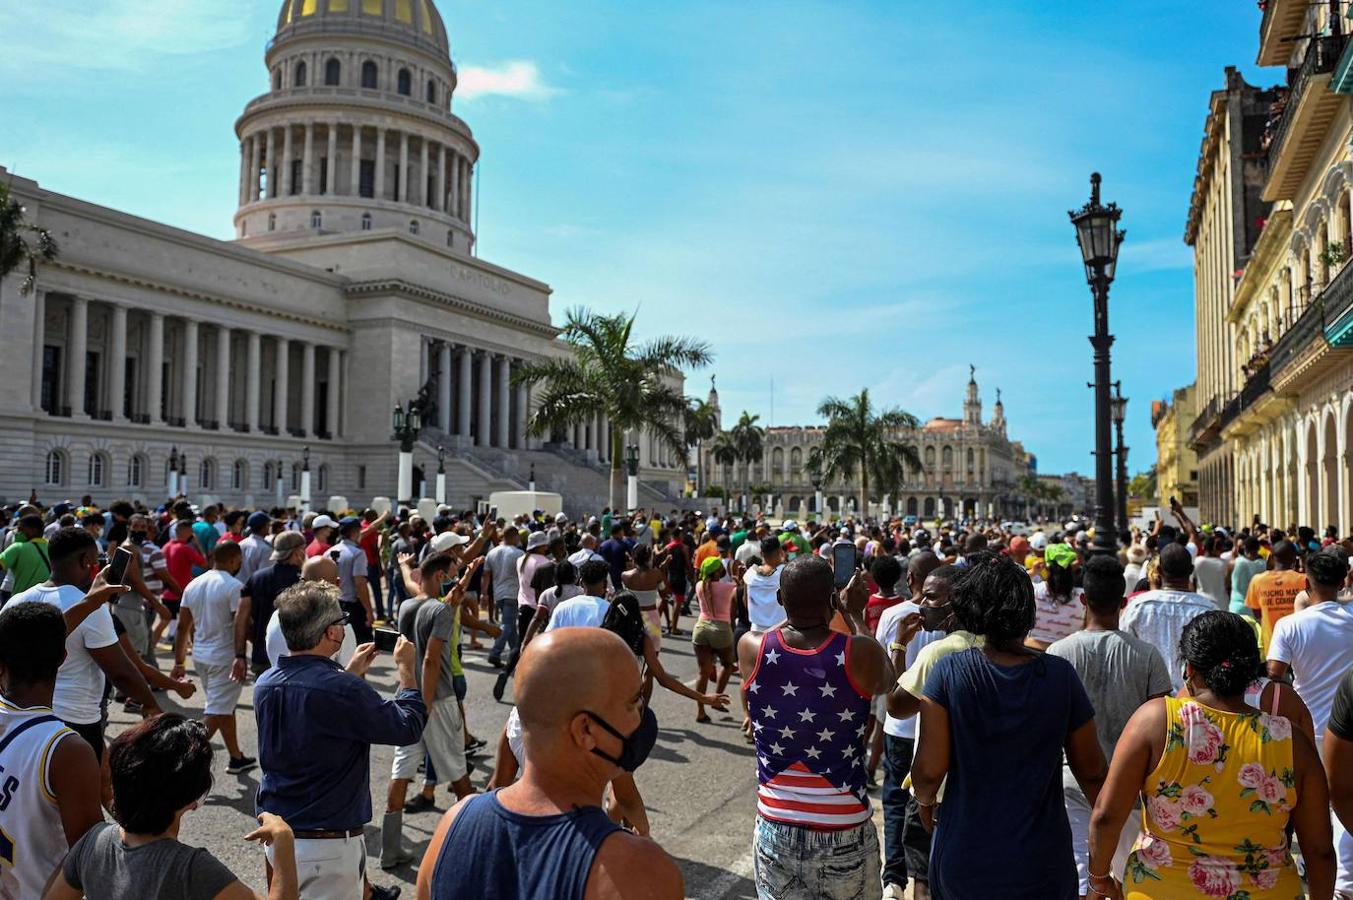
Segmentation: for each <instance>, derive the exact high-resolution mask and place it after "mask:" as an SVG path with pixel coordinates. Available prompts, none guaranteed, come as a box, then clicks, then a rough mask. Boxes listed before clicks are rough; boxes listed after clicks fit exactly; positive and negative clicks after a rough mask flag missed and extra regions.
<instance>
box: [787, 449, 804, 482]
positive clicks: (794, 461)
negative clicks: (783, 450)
mask: <svg viewBox="0 0 1353 900" xmlns="http://www.w3.org/2000/svg"><path fill="white" fill-rule="evenodd" d="M789 468H790V470H791V471H792V472H793V473H794V478H795V480H797V479H798V477H799V475H800V472H801V470H802V469H803V448H802V447H793V448H791V449H790V451H789Z"/></svg>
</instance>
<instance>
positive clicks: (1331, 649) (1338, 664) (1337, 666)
mask: <svg viewBox="0 0 1353 900" xmlns="http://www.w3.org/2000/svg"><path fill="white" fill-rule="evenodd" d="M1268 658H1269V659H1271V660H1275V661H1277V662H1284V663H1287V664H1288V665H1289V666H1291V667H1292V687H1293V688H1294V689H1296V692H1297V695H1298V696H1300V697H1301V699H1302V700H1304V701H1306V705H1307V706H1308V707H1309V708H1310V710H1311V718H1312V719H1313V720H1314V721H1315V738H1316V746H1317V747H1318V746H1320V741H1321V740H1323V739H1324V735H1325V724H1326V723H1327V722H1328V721H1329V718H1330V712H1331V711H1332V710H1333V708H1334V694H1335V691H1336V690H1338V688H1339V682H1340V681H1341V680H1342V679H1343V677H1344V675H1345V674H1347V673H1348V670H1349V669H1350V668H1353V609H1350V608H1349V607H1348V606H1346V605H1345V604H1342V603H1339V602H1337V601H1334V600H1326V601H1325V602H1323V603H1317V604H1316V605H1315V606H1308V607H1306V608H1305V609H1303V610H1302V611H1301V612H1297V613H1292V614H1291V615H1290V616H1283V617H1282V618H1281V619H1279V620H1278V622H1277V624H1275V625H1274V626H1273V639H1272V640H1271V641H1270V642H1269V645H1268Z"/></svg>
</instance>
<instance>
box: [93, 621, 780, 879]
mask: <svg viewBox="0 0 1353 900" xmlns="http://www.w3.org/2000/svg"><path fill="white" fill-rule="evenodd" d="M682 624H683V625H684V626H685V627H686V628H687V629H689V627H690V624H691V622H690V620H689V619H686V620H683V623H682ZM662 658H663V662H664V665H666V666H667V667H668V669H669V671H671V672H672V673H673V674H675V675H677V676H678V677H679V678H681V679H683V680H685V681H687V683H690V682H691V680H692V679H693V678H694V676H695V668H696V667H695V657H694V654H693V653H692V652H691V649H690V643H689V638H688V637H683V638H670V639H667V640H666V641H665V642H664V645H663V652H662ZM160 659H161V666H162V667H165V668H167V667H168V664H169V662H170V661H171V660H170V658H169V655H168V653H167V651H164V650H163V649H162V650H161V652H160ZM389 662H390V660H389V657H388V656H386V657H384V658H383V660H378V661H377V663H376V664H375V665H373V666H372V670H371V673H370V675H369V680H370V681H371V683H372V684H374V685H377V686H378V687H379V688H380V689H381V690H382V691H385V692H389V690H391V689H392V688H393V686H394V677H393V670H392V667H391V666H390V665H389ZM465 663H466V666H465V668H466V677H467V678H468V679H469V696H468V698H467V704H466V709H467V714H468V716H469V721H470V728H471V730H472V731H473V733H474V734H476V735H477V736H479V737H482V738H484V739H485V740H488V741H489V742H490V746H489V747H488V748H485V749H486V750H491V749H492V747H493V746H494V744H495V742H496V738H497V735H498V733H499V730H500V729H501V728H502V724H503V722H504V720H505V719H506V717H507V712H508V708H509V707H508V705H507V702H504V703H502V704H499V703H495V702H494V700H493V695H492V693H491V689H492V687H493V678H494V674H495V673H496V670H495V669H493V668H491V667H490V666H489V665H488V664H487V663H486V662H485V661H484V654H483V653H482V652H478V651H469V650H467V651H466V652H465ZM189 671H190V672H191V663H190V669H189ZM737 684H738V682H737V681H736V680H734V681H733V683H732V684H731V685H730V694H732V695H733V704H730V710H731V709H733V708H735V706H736V694H735V693H734V691H735V690H736V687H737ZM251 694H252V691H251V689H246V690H245V693H244V696H243V698H242V699H241V705H240V709H239V722H240V741H241V744H242V746H243V748H244V751H245V753H247V754H249V755H256V748H257V746H258V742H257V739H256V737H255V732H254V719H253V707H252V699H251ZM177 699H178V698H177V696H176V695H175V696H174V697H173V698H171V699H169V700H164V699H163V698H162V700H161V702H162V704H163V705H164V706H165V708H166V709H175V708H176V707H175V704H174V701H175V700H177ZM510 699H511V698H510V696H505V697H504V700H505V701H508V700H510ZM201 700H202V695H201V691H200V690H199V692H198V693H197V694H196V695H194V696H193V698H192V699H191V700H189V701H187V702H186V703H183V704H182V705H181V706H179V707H177V708H179V709H181V711H184V712H186V713H188V714H190V715H200V713H201ZM653 707H654V711H655V712H656V713H657V716H658V721H659V723H660V724H661V726H662V730H661V732H660V733H659V736H658V744H657V747H656V748H654V751H653V755H652V756H651V757H650V758H649V760H648V762H646V763H645V764H644V766H643V768H642V769H640V771H639V778H638V783H639V788H640V790H641V791H642V792H643V795H644V799H645V802H646V804H647V806H648V815H649V822H650V825H651V827H652V833H653V837H654V838H655V839H656V840H658V841H659V842H660V843H661V844H662V846H663V847H664V848H665V849H666V850H667V852H668V853H670V854H671V855H672V856H673V858H674V859H676V861H677V863H678V864H679V865H680V866H681V870H682V872H683V874H684V875H685V879H686V894H687V896H689V897H695V898H702V900H704V898H708V900H714V898H723V897H727V898H743V897H748V898H750V897H755V895H756V892H755V890H754V889H753V885H752V881H751V879H750V874H751V857H750V855H749V850H750V846H751V834H752V823H753V819H754V818H755V811H756V803H755V789H756V776H755V770H754V767H753V763H752V750H751V747H750V745H748V744H746V743H745V742H744V741H743V739H742V735H741V733H740V732H739V730H738V722H739V721H740V719H741V713H740V712H738V713H737V714H736V718H735V714H734V713H733V712H731V711H730V712H729V713H726V714H720V713H717V712H712V713H711V715H712V716H713V721H712V722H711V723H710V724H707V725H697V724H695V722H694V717H695V707H694V704H693V703H691V702H690V701H688V700H686V699H684V698H680V697H676V696H675V695H673V694H671V693H670V692H668V691H665V690H663V689H662V688H657V689H656V692H655V696H654V704H653ZM132 721H133V718H132V717H131V716H130V715H128V714H127V713H124V712H123V711H122V708H121V706H120V705H118V704H114V705H113V711H112V725H111V726H110V734H111V733H116V732H117V731H118V730H120V729H121V728H123V727H125V726H126V725H128V724H130V723H131V722H132ZM216 749H217V751H218V752H217V756H216V784H215V787H214V788H213V790H212V792H211V796H210V798H209V800H208V802H207V805H206V806H205V807H203V808H202V809H200V810H198V811H197V812H194V813H191V814H189V815H188V816H187V818H186V819H185V822H184V829H183V833H182V835H181V839H182V840H184V841H185V842H187V843H189V844H196V845H201V846H205V847H207V848H208V849H210V850H211V851H212V852H213V853H214V854H216V856H217V857H218V858H220V859H221V860H222V861H223V862H224V863H225V864H226V865H228V866H229V867H230V868H231V869H232V870H233V871H234V872H235V873H236V874H238V875H239V876H240V877H241V878H243V879H244V881H245V882H246V883H248V884H250V885H252V886H253V887H255V888H256V889H259V890H261V889H262V888H263V856H262V852H261V851H260V850H259V849H258V848H256V847H255V846H253V845H249V844H246V843H245V842H244V841H243V840H241V838H242V836H243V835H244V834H246V833H247V832H248V831H249V830H250V828H251V827H253V820H252V817H251V814H252V811H253V801H254V792H255V790H256V789H257V786H258V780H257V779H258V774H259V773H258V770H257V769H255V770H254V771H252V772H249V773H246V774H245V775H243V776H232V775H227V774H226V773H225V763H226V754H225V752H224V749H223V748H222V746H221V744H220V742H219V739H218V741H217V743H216ZM392 755H393V748H390V747H377V748H375V749H374V750H373V751H372V754H371V772H372V777H371V797H372V800H371V803H372V810H373V820H372V824H371V825H369V826H368V828H367V851H368V853H369V854H371V866H372V878H373V880H374V881H375V882H376V883H377V884H401V885H405V892H404V896H405V897H409V896H411V895H412V885H413V880H414V875H415V872H416V868H415V867H413V866H410V867H406V868H403V869H399V870H396V871H394V872H383V871H381V870H380V868H379V867H377V866H376V862H377V857H378V855H379V852H380V833H379V826H380V816H381V813H382V811H383V810H384V808H385V791H386V787H387V785H388V784H389V773H390V760H391V757H392ZM490 768H491V759H490V757H488V756H484V757H481V758H479V759H478V760H477V765H476V766H475V768H474V771H473V773H472V775H471V777H472V780H473V781H474V784H475V786H476V787H477V788H482V787H483V785H484V783H485V782H486V781H487V780H488V777H489V774H490ZM447 796H448V795H447V794H446V793H445V789H443V790H442V791H439V794H438V805H439V806H440V807H441V808H442V809H445V808H446V805H447V800H446V798H447ZM439 816H440V812H427V813H420V814H417V815H411V816H406V817H405V823H404V835H405V839H406V841H407V842H410V843H412V844H413V845H414V847H415V849H416V851H417V853H418V855H419V856H420V857H421V854H422V850H423V847H424V846H425V845H426V843H427V839H428V837H429V836H430V835H431V833H432V829H433V828H434V827H435V826H436V824H437V820H438V817H439Z"/></svg>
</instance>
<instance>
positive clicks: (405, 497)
mask: <svg viewBox="0 0 1353 900" xmlns="http://www.w3.org/2000/svg"><path fill="white" fill-rule="evenodd" d="M391 418H392V420H393V433H392V434H391V436H390V440H392V441H398V442H399V485H398V490H396V491H395V494H396V502H397V503H399V504H400V505H402V506H413V445H414V442H415V441H417V440H418V433H419V432H420V431H422V430H423V421H422V416H420V415H419V413H418V407H417V405H415V403H414V402H413V401H412V400H410V401H409V407H408V411H407V412H406V411H405V409H404V407H402V406H400V405H399V404H398V403H396V404H395V409H394V412H393V414H392V417H391Z"/></svg>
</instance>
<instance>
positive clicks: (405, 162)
mask: <svg viewBox="0 0 1353 900" xmlns="http://www.w3.org/2000/svg"><path fill="white" fill-rule="evenodd" d="M399 202H400V203H408V202H409V133H408V132H407V131H401V132H400V133H399Z"/></svg>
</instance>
